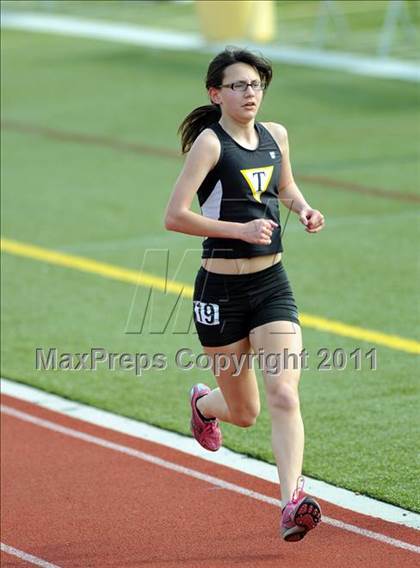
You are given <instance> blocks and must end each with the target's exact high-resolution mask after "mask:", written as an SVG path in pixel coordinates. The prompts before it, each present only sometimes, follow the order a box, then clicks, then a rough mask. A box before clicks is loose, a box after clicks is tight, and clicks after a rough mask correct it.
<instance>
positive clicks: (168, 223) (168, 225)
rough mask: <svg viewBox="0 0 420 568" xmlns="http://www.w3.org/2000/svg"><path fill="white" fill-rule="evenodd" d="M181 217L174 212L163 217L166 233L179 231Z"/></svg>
mask: <svg viewBox="0 0 420 568" xmlns="http://www.w3.org/2000/svg"><path fill="white" fill-rule="evenodd" d="M181 218H182V215H180V214H178V213H174V212H169V211H168V212H167V213H166V215H165V229H166V230H167V231H178V232H179V231H180V230H181V227H182V220H181Z"/></svg>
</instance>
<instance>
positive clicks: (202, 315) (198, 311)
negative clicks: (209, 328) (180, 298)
mask: <svg viewBox="0 0 420 568" xmlns="http://www.w3.org/2000/svg"><path fill="white" fill-rule="evenodd" d="M194 313H195V319H196V320H197V321H198V322H199V323H202V324H204V325H219V323H220V320H219V306H218V305H217V304H207V303H205V302H197V301H195V302H194Z"/></svg>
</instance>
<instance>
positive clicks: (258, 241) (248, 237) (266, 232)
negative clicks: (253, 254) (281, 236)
mask: <svg viewBox="0 0 420 568" xmlns="http://www.w3.org/2000/svg"><path fill="white" fill-rule="evenodd" d="M276 227H278V224H277V223H275V222H274V221H271V220H270V219H254V220H253V221H249V222H248V223H244V224H243V225H242V227H241V232H240V234H241V236H240V239H241V240H243V241H245V242H247V243H251V244H254V245H269V244H270V243H271V235H272V234H273V230H274V229H275V228H276Z"/></svg>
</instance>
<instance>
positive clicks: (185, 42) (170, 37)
mask: <svg viewBox="0 0 420 568" xmlns="http://www.w3.org/2000/svg"><path fill="white" fill-rule="evenodd" d="M1 20H2V21H1V27H2V28H10V29H18V30H28V31H32V32H43V33H55V34H61V35H68V36H76V37H85V38H91V39H99V40H104V41H115V42H119V43H128V44H133V45H141V46H145V47H151V48H161V49H169V50H187V51H191V50H194V51H201V52H204V53H217V52H218V51H221V50H222V49H224V47H225V45H224V44H223V43H212V44H209V43H207V42H206V41H205V40H204V39H203V38H202V37H201V35H200V34H197V33H185V32H176V31H172V30H164V29H154V28H149V27H142V26H136V25H131V24H121V23H113V22H100V21H97V20H87V19H82V18H75V17H70V16H66V15H59V14H57V15H45V14H37V13H32V12H13V11H9V10H4V11H3V12H2V18H1ZM236 44H237V45H239V46H242V47H248V48H249V49H254V50H258V51H260V52H262V53H263V54H264V55H265V56H267V57H270V58H271V59H272V60H273V61H280V62H283V63H288V64H290V65H305V66H309V67H319V68H321V69H335V70H337V71H346V72H348V73H354V74H356V75H367V76H369V77H381V78H385V79H399V80H402V81H414V82H419V81H420V66H419V65H416V64H415V63H412V62H410V61H404V60H399V59H391V58H387V57H382V58H381V57H367V56H363V55H355V54H354V53H343V52H333V53H331V52H328V51H325V50H317V49H306V48H299V47H293V46H290V47H284V46H283V47H280V46H276V45H266V46H262V45H260V44H250V43H249V42H248V41H240V40H238V41H237V42H236Z"/></svg>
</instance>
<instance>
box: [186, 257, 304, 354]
mask: <svg viewBox="0 0 420 568" xmlns="http://www.w3.org/2000/svg"><path fill="white" fill-rule="evenodd" d="M193 299H194V301H193V306H194V323H195V327H196V329H197V333H198V337H199V339H200V343H201V345H203V346H204V347H219V346H223V345H229V344H230V343H233V342H235V341H239V340H240V339H243V338H244V337H248V335H249V333H250V331H251V330H252V329H254V328H256V327H258V326H260V325H263V324H265V323H269V322H273V321H282V320H285V321H291V322H294V323H297V324H298V325H300V324H299V317H298V309H297V307H296V303H295V300H294V297H293V292H292V289H291V287H290V284H289V280H288V278H287V274H286V270H285V268H284V266H283V263H282V261H280V262H278V263H276V264H274V265H273V266H270V267H268V268H265V269H264V270H260V271H259V272H253V273H251V274H240V275H236V274H235V275H230V274H218V273H215V272H208V271H207V270H205V269H204V268H203V267H201V268H200V270H199V271H198V274H197V277H196V279H195V286H194V298H193Z"/></svg>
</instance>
